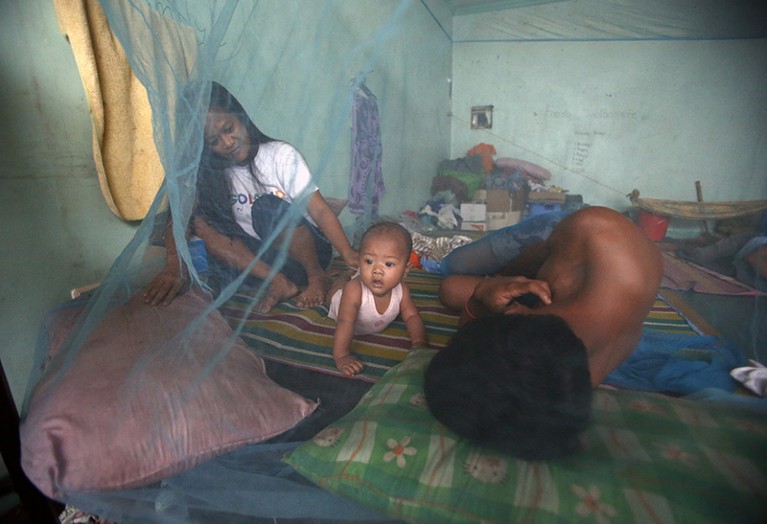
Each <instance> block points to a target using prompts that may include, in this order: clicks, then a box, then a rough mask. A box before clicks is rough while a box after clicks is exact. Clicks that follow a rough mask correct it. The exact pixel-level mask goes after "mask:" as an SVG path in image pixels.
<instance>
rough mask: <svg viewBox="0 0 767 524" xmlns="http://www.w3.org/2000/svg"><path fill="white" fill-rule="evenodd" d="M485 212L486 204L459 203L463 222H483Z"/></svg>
mask: <svg viewBox="0 0 767 524" xmlns="http://www.w3.org/2000/svg"><path fill="white" fill-rule="evenodd" d="M486 214H487V205H486V204H478V203H475V202H466V203H463V204H461V219H462V220H463V221H464V222H484V221H485V215H486Z"/></svg>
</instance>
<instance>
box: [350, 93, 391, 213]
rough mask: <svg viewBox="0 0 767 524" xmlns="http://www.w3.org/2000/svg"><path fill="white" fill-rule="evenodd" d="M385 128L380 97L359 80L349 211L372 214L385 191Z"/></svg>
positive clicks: (354, 114) (355, 95)
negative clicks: (382, 133) (382, 137)
mask: <svg viewBox="0 0 767 524" xmlns="http://www.w3.org/2000/svg"><path fill="white" fill-rule="evenodd" d="M382 152H383V148H382V146H381V128H380V119H379V115H378V103H377V102H376V97H375V95H373V93H372V92H371V91H370V89H368V87H367V86H366V85H365V82H364V80H362V81H360V82H359V83H357V88H356V90H355V93H354V109H353V113H352V176H351V182H350V185H349V211H351V212H352V213H355V214H357V215H364V216H365V217H372V216H375V215H377V214H378V203H379V201H380V198H381V196H382V195H383V192H384V181H383V171H382V168H381V155H382Z"/></svg>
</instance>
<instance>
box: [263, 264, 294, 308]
mask: <svg viewBox="0 0 767 524" xmlns="http://www.w3.org/2000/svg"><path fill="white" fill-rule="evenodd" d="M296 294H298V286H296V285H295V284H294V283H293V282H291V281H290V280H288V279H287V278H286V277H285V276H284V275H281V274H278V275H277V276H276V277H274V280H272V283H271V284H270V285H269V290H268V291H267V292H266V296H265V297H264V298H263V299H262V300H261V302H259V303H258V305H257V306H256V311H257V312H258V313H261V314H264V313H269V312H270V311H271V310H272V309H273V308H274V306H276V305H277V304H279V303H280V302H285V301H286V300H289V299H291V298H293V297H294V296H296Z"/></svg>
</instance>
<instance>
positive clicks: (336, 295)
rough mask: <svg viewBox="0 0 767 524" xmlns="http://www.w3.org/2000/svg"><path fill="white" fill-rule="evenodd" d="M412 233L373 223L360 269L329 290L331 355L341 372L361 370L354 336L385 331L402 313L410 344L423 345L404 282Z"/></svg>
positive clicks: (421, 326)
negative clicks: (332, 327)
mask: <svg viewBox="0 0 767 524" xmlns="http://www.w3.org/2000/svg"><path fill="white" fill-rule="evenodd" d="M412 245H413V244H412V239H411V238H410V233H408V231H407V230H406V229H405V228H404V227H402V226H401V225H399V224H397V223H395V222H379V223H377V224H373V225H372V226H370V228H368V230H367V231H365V234H364V235H362V240H361V242H360V249H359V255H360V258H359V261H360V262H359V270H358V271H357V273H356V274H355V275H354V276H353V277H352V278H351V279H349V280H347V279H345V278H342V279H339V280H337V281H336V282H335V283H334V284H333V285H332V286H331V289H330V291H329V292H328V300H329V302H330V309H329V311H328V316H329V317H330V318H332V319H335V320H336V332H335V336H334V338H333V358H334V359H335V361H336V367H337V368H338V369H339V370H340V371H341V372H343V374H344V375H356V374H357V373H359V372H360V371H362V369H363V367H364V366H363V364H362V362H361V361H360V360H358V359H357V358H356V357H354V356H353V355H352V354H351V346H352V338H353V337H354V335H366V334H370V333H378V332H380V331H383V330H384V329H385V328H386V326H388V325H389V324H391V322H392V321H393V320H394V319H395V318H397V315H402V320H403V321H404V322H405V325H406V326H407V331H408V334H409V335H410V341H411V347H419V346H426V345H427V341H426V328H425V327H424V324H423V320H421V316H420V314H419V313H418V309H417V308H416V306H415V304H414V303H413V299H412V298H411V296H410V291H409V290H408V288H407V286H406V285H405V284H403V283H402V280H403V279H404V278H405V275H407V272H408V270H409V269H410V266H411V264H410V252H411V250H412Z"/></svg>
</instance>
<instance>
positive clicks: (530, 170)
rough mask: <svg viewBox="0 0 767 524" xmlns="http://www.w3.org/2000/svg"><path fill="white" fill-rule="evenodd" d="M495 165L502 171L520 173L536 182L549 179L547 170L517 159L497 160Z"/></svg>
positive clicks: (549, 172)
mask: <svg viewBox="0 0 767 524" xmlns="http://www.w3.org/2000/svg"><path fill="white" fill-rule="evenodd" d="M495 165H496V167H498V168H499V169H503V170H504V171H522V173H523V174H527V175H528V176H529V177H531V178H534V179H537V180H549V179H551V171H549V170H548V169H546V168H543V167H541V166H539V165H537V164H533V163H532V162H527V161H525V160H520V159H518V158H497V159H496V160H495Z"/></svg>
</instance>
